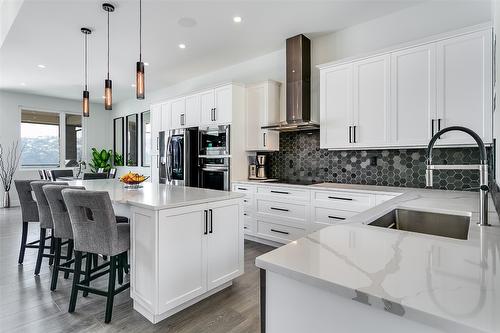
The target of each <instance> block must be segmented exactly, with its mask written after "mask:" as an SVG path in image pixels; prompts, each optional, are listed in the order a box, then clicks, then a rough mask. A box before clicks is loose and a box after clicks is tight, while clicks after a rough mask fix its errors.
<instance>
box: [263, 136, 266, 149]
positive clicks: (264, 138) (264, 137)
mask: <svg viewBox="0 0 500 333" xmlns="http://www.w3.org/2000/svg"><path fill="white" fill-rule="evenodd" d="M262 136H263V138H262V139H263V141H264V147H265V146H266V133H262Z"/></svg>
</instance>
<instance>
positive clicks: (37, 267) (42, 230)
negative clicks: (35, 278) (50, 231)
mask: <svg viewBox="0 0 500 333" xmlns="http://www.w3.org/2000/svg"><path fill="white" fill-rule="evenodd" d="M46 233H47V229H45V228H40V242H39V243H38V256H37V258H36V265H35V275H38V274H39V273H40V267H41V266H42V259H43V251H44V250H45V235H46Z"/></svg>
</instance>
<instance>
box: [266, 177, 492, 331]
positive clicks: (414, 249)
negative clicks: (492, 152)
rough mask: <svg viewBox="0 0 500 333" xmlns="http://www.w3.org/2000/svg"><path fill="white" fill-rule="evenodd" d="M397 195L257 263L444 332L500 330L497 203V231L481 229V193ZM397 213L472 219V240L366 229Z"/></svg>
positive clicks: (414, 192)
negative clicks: (400, 210)
mask: <svg viewBox="0 0 500 333" xmlns="http://www.w3.org/2000/svg"><path fill="white" fill-rule="evenodd" d="M266 185H267V184H266ZM338 185H339V184H333V185H331V186H332V187H333V188H335V189H336V188H337V186H338ZM343 186H344V187H346V188H349V189H350V188H351V187H352V188H354V187H356V188H357V186H354V185H343ZM308 187H309V188H310V187H311V186H308ZM314 187H316V186H314ZM319 187H321V186H319ZM398 190H399V191H400V192H404V193H403V194H402V195H400V196H397V197H395V198H393V199H391V200H389V201H386V202H385V203H383V204H381V205H378V206H376V207H373V208H371V209H369V210H367V211H365V212H363V213H361V214H359V215H356V216H354V217H352V218H350V219H348V220H346V221H345V223H341V224H337V225H334V226H330V227H327V228H324V229H322V230H319V231H317V232H315V233H312V234H310V235H308V236H306V237H303V238H301V239H298V240H297V241H293V242H291V243H289V244H287V245H285V246H283V247H280V248H278V249H276V250H274V251H271V252H268V253H266V254H264V255H262V256H259V257H258V258H257V259H256V265H257V266H258V267H260V268H263V269H266V270H269V271H272V272H275V273H278V274H282V275H285V276H288V277H291V278H294V279H297V280H299V281H302V282H304V283H308V284H312V285H315V286H317V287H320V288H324V289H326V290H329V291H330V292H334V293H337V294H339V295H343V296H345V297H349V298H351V299H353V300H354V301H359V302H362V303H365V304H367V306H368V305H370V306H373V307H379V308H381V309H384V310H386V311H389V312H392V313H394V314H395V315H400V316H404V317H407V318H408V319H412V320H416V321H422V322H424V323H434V324H435V325H437V326H439V327H441V328H442V329H444V330H446V331H450V332H500V223H499V216H498V214H497V213H496V211H495V208H494V206H493V202H492V201H491V199H490V202H489V220H490V223H491V224H492V226H489V227H479V226H478V225H477V224H476V223H477V221H478V219H479V209H478V206H479V205H478V201H479V194H478V193H471V192H458V191H441V190H425V189H398ZM401 190H402V191H401ZM389 192H391V193H392V192H397V191H394V189H393V188H391V189H389ZM395 208H406V209H413V210H423V211H431V212H438V213H448V214H457V215H466V216H470V218H471V219H470V226H469V234H468V239H467V240H457V239H452V238H445V237H439V236H432V235H425V234H419V233H412V232H405V231H399V230H393V229H385V228H380V227H375V226H369V225H367V224H368V223H370V222H372V221H373V220H375V219H377V218H379V217H381V216H382V215H384V214H386V213H388V212H389V211H391V210H393V209H395Z"/></svg>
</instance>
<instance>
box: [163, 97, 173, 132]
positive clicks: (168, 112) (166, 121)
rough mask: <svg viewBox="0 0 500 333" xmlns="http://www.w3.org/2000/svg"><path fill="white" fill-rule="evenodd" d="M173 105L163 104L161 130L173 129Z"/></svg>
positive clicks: (169, 103)
mask: <svg viewBox="0 0 500 333" xmlns="http://www.w3.org/2000/svg"><path fill="white" fill-rule="evenodd" d="M171 106H172V103H171V102H165V103H162V104H161V130H162V131H168V130H169V129H171V128H172V108H171Z"/></svg>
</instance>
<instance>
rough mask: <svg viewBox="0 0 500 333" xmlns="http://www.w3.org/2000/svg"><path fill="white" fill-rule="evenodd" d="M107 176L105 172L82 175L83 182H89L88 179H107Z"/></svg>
mask: <svg viewBox="0 0 500 333" xmlns="http://www.w3.org/2000/svg"><path fill="white" fill-rule="evenodd" d="M107 178H108V174H107V173H105V172H101V173H84V174H83V180H90V179H107Z"/></svg>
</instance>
